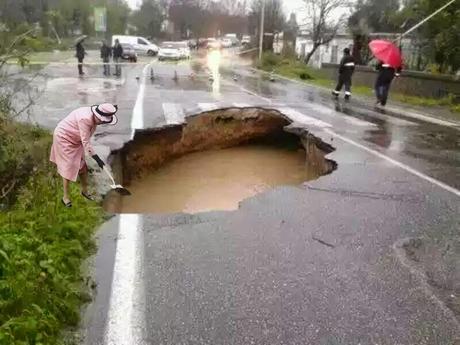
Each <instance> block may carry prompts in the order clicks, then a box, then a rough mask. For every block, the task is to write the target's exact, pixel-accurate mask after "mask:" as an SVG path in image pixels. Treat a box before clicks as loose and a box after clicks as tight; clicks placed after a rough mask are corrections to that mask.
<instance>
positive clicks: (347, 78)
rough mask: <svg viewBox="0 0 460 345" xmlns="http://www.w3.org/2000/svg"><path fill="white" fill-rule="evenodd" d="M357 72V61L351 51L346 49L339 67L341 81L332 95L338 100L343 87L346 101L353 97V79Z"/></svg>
mask: <svg viewBox="0 0 460 345" xmlns="http://www.w3.org/2000/svg"><path fill="white" fill-rule="evenodd" d="M354 71H355V59H354V58H353V56H351V54H350V49H349V48H345V49H344V50H343V57H342V60H341V61H340V67H339V80H338V83H337V86H336V88H335V90H333V91H332V95H333V96H334V97H335V98H338V97H339V95H340V92H341V91H342V87H343V86H345V100H347V101H348V100H349V99H350V97H351V78H352V76H353V73H354Z"/></svg>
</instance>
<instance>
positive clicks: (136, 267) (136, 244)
mask: <svg viewBox="0 0 460 345" xmlns="http://www.w3.org/2000/svg"><path fill="white" fill-rule="evenodd" d="M140 227H141V219H140V215H135V214H124V215H121V216H120V225H119V230H118V241H117V249H116V253H115V265H114V269H113V281H112V292H111V297H110V305H109V311H108V316H107V325H106V329H105V337H104V340H105V345H129V344H136V345H144V344H145V343H144V340H143V339H144V337H143V335H144V334H143V331H144V329H145V327H143V326H144V322H145V318H144V315H143V312H141V311H140V310H139V308H142V299H143V294H144V289H143V285H142V279H141V277H140V270H141V269H142V267H141V260H142V255H143V254H142V239H141V236H142V232H141V229H140Z"/></svg>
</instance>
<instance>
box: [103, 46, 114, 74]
mask: <svg viewBox="0 0 460 345" xmlns="http://www.w3.org/2000/svg"><path fill="white" fill-rule="evenodd" d="M111 56H112V48H110V47H109V46H108V45H107V43H106V42H105V41H102V47H101V59H102V62H103V63H104V75H105V76H109V75H110V64H109V62H110V57H111Z"/></svg>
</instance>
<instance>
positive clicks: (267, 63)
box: [262, 52, 282, 67]
mask: <svg viewBox="0 0 460 345" xmlns="http://www.w3.org/2000/svg"><path fill="white" fill-rule="evenodd" d="M281 61H282V58H281V57H280V56H279V55H276V54H274V53H271V52H269V53H265V54H264V55H263V57H262V65H263V66H264V67H275V66H278V65H279V64H280V63H281Z"/></svg>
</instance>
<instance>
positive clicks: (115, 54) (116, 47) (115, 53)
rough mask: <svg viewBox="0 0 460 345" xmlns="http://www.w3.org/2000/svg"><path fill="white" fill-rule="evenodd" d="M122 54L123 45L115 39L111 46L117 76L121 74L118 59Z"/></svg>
mask: <svg viewBox="0 0 460 345" xmlns="http://www.w3.org/2000/svg"><path fill="white" fill-rule="evenodd" d="M122 56H123V47H122V46H121V44H120V41H119V40H115V45H114V46H113V61H114V62H115V75H116V76H118V77H119V76H121V66H120V60H121V57H122Z"/></svg>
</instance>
